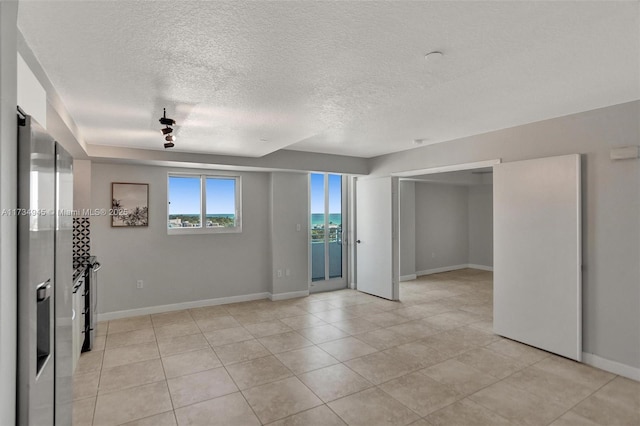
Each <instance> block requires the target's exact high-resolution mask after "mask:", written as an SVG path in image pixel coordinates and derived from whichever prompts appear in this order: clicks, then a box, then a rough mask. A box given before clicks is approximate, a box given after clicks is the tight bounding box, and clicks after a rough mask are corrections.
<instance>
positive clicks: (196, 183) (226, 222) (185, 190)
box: [167, 174, 242, 234]
mask: <svg viewBox="0 0 640 426" xmlns="http://www.w3.org/2000/svg"><path fill="white" fill-rule="evenodd" d="M167 194H168V197H167V198H168V221H167V229H168V232H169V234H191V233H221V232H241V231H242V221H241V214H240V211H241V209H240V177H239V176H208V175H177V174H175V175H174V174H169V181H168V188H167Z"/></svg>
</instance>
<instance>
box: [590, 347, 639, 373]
mask: <svg viewBox="0 0 640 426" xmlns="http://www.w3.org/2000/svg"><path fill="white" fill-rule="evenodd" d="M582 362H583V363H585V364H589V365H590V366H592V367H596V368H599V369H601V370H605V371H608V372H610V373H613V374H618V375H620V376H623V377H626V378H628V379H632V380H640V368H636V367H631V366H630V365H626V364H622V363H619V362H617V361H611V360H609V359H606V358H601V357H599V356H597V355H594V354H590V353H587V352H582Z"/></svg>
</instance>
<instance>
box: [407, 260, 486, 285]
mask: <svg viewBox="0 0 640 426" xmlns="http://www.w3.org/2000/svg"><path fill="white" fill-rule="evenodd" d="M467 268H471V269H480V270H481V271H493V266H484V265H476V264H475V263H464V264H462V265H453V266H443V267H441V268H433V269H426V270H424V271H416V275H417V276H418V277H421V276H423V275H431V274H439V273H440V272H451V271H457V270H459V269H467ZM405 276H410V275H405ZM402 278H403V277H400V281H403V280H402ZM414 279H415V278H414Z"/></svg>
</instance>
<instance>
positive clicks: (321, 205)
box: [309, 173, 347, 293]
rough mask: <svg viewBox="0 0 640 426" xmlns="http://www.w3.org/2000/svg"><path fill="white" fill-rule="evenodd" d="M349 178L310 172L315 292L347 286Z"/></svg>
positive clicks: (312, 267)
mask: <svg viewBox="0 0 640 426" xmlns="http://www.w3.org/2000/svg"><path fill="white" fill-rule="evenodd" d="M346 184H347V182H346V179H345V178H344V177H343V176H342V175H337V174H331V173H311V174H310V176H309V194H310V197H309V202H310V210H309V211H310V212H311V214H310V217H309V221H310V226H309V229H310V237H309V242H310V244H311V249H310V253H311V285H310V288H309V291H310V292H312V293H316V292H321V291H331V290H338V289H343V288H346V286H347V278H346V277H347V271H346V264H347V262H346V260H347V251H346V250H345V245H344V243H345V238H344V237H345V235H346V231H347V230H346V225H347V221H346V218H347V211H346V207H347V201H346V195H347V191H346Z"/></svg>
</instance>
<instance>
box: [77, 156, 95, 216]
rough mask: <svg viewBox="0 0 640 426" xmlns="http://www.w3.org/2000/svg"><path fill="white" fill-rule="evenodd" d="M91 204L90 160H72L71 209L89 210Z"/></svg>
mask: <svg viewBox="0 0 640 426" xmlns="http://www.w3.org/2000/svg"><path fill="white" fill-rule="evenodd" d="M91 208H92V205H91V161H89V160H77V159H74V160H73V209H74V210H79V211H80V212H81V213H82V211H83V210H90V209H91Z"/></svg>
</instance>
